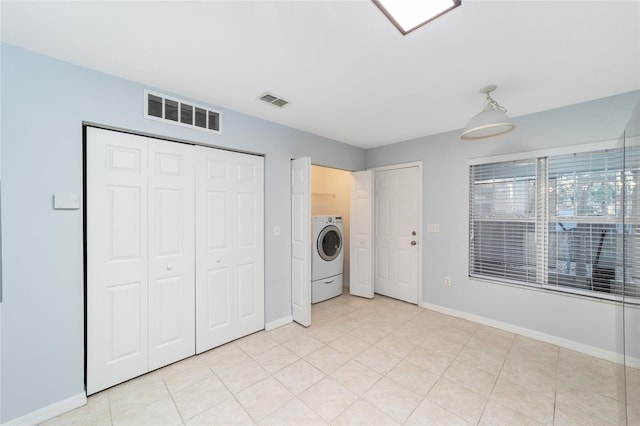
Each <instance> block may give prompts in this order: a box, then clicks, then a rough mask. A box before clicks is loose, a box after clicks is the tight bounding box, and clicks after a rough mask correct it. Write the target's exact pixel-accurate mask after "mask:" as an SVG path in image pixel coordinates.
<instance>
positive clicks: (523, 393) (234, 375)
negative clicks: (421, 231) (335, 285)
mask: <svg viewBox="0 0 640 426" xmlns="http://www.w3.org/2000/svg"><path fill="white" fill-rule="evenodd" d="M312 321H313V324H312V326H311V327H309V328H304V327H301V326H299V325H297V324H295V323H292V324H288V325H286V326H283V327H280V328H278V329H275V330H272V331H268V332H264V331H262V332H258V333H255V334H252V335H250V336H247V337H244V338H242V339H239V340H236V341H234V342H231V343H228V344H226V345H224V346H221V347H219V348H216V349H213V350H210V351H208V352H205V353H203V354H200V355H198V356H194V357H191V358H188V359H186V360H183V361H181V362H178V363H175V364H172V365H170V366H168V367H165V368H162V369H160V370H157V371H154V372H151V373H149V374H146V375H144V376H141V377H139V378H136V379H133V380H130V381H128V382H126V383H123V384H121V385H119V386H115V387H113V388H111V389H107V390H105V391H103V392H100V393H98V394H96V395H93V396H91V397H89V399H88V403H87V405H85V406H83V407H81V408H78V409H76V410H74V411H71V412H69V413H66V414H64V415H62V416H59V417H57V418H55V419H52V420H51V421H49V422H47V423H46V424H47V425H71V424H77V425H83V426H84V425H114V426H116V425H188V426H191V425H232V424H239V425H249V424H257V425H322V424H336V425H395V424H406V425H501V424H503V425H538V424H544V425H551V424H553V425H587V424H589V425H609V424H611V425H616V424H623V423H624V393H623V386H624V385H623V383H624V382H623V380H622V379H623V378H622V371H623V370H622V368H621V367H619V366H616V365H614V364H613V363H611V362H608V361H604V360H602V359H598V358H594V357H590V356H587V355H584V354H582V353H578V352H574V351H571V350H567V349H563V348H559V347H557V346H554V345H550V344H547V343H543V342H540V341H537V340H533V339H529V338H526V337H523V336H520V335H516V334H513V333H509V332H505V331H501V330H497V329H494V328H490V327H486V326H483V325H480V324H477V323H473V322H469V321H465V320H462V319H459V318H455V317H451V316H448V315H443V314H440V313H437V312H433V311H430V310H425V309H422V308H419V307H417V306H415V305H411V304H407V303H404V302H400V301H397V300H394V299H390V298H386V297H382V296H377V295H376V297H375V299H373V300H367V299H361V298H356V297H351V296H349V295H343V296H341V297H337V298H334V299H331V300H328V301H326V302H323V303H319V304H316V305H313V307H312Z"/></svg>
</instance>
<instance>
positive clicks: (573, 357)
mask: <svg viewBox="0 0 640 426" xmlns="http://www.w3.org/2000/svg"><path fill="white" fill-rule="evenodd" d="M560 353H561V355H560V360H559V361H558V373H557V378H558V383H563V384H566V385H567V386H572V387H576V388H583V389H589V390H590V391H593V392H596V393H599V394H602V395H606V396H608V397H610V398H614V399H618V400H619V401H624V393H623V392H620V391H621V390H622V388H621V386H620V385H619V383H618V382H619V379H618V376H617V375H616V370H615V368H614V366H613V363H612V362H610V361H606V360H603V359H597V358H594V357H590V356H588V355H584V354H578V353H577V352H574V351H569V350H567V349H563V350H561V351H560ZM569 353H570V355H567V354H569ZM621 379H622V378H620V381H622V380H621Z"/></svg>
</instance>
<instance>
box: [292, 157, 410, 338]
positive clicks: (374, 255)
mask: <svg viewBox="0 0 640 426" xmlns="http://www.w3.org/2000/svg"><path fill="white" fill-rule="evenodd" d="M313 167H317V168H314V169H313V170H314V171H313V172H312V165H311V158H310V157H302V158H298V159H294V160H292V162H291V215H292V216H291V217H292V222H291V224H292V233H291V248H292V259H291V279H292V282H291V297H292V300H291V306H292V317H293V320H294V321H296V322H298V323H300V324H302V325H304V326H309V325H310V324H311V303H312V279H313V276H312V263H313V262H312V260H313V256H314V255H317V253H314V252H315V251H317V250H318V247H317V246H316V245H317V243H318V241H319V240H318V236H319V234H317V233H315V232H314V229H313V221H314V219H315V217H314V216H313V214H312V212H313V213H330V214H335V213H334V212H337V213H340V214H342V215H343V216H344V217H345V218H346V222H347V226H346V227H344V228H346V233H348V234H346V236H343V240H344V241H342V243H343V245H344V243H345V241H346V243H347V244H349V245H348V246H347V247H344V246H343V247H342V248H343V251H344V252H345V253H346V254H347V256H348V259H349V261H346V262H344V263H343V265H342V271H343V273H345V274H346V275H347V279H346V280H345V282H346V283H348V284H346V285H345V286H344V287H347V288H348V289H349V293H350V294H352V295H355V296H360V297H366V298H372V297H374V290H375V293H378V294H381V295H386V296H390V297H394V298H397V299H400V300H405V301H407V302H409V303H413V304H416V303H418V302H419V300H421V290H422V288H421V285H420V283H421V276H422V270H421V269H422V268H421V259H422V249H421V244H420V236H421V234H422V232H421V231H422V220H421V218H422V209H421V207H422V201H421V200H422V197H421V191H422V190H421V188H422V163H421V162H414V163H406V164H398V165H394V166H386V167H379V168H375V169H372V170H366V171H360V172H347V171H341V170H336V169H332V168H329V167H319V166H313ZM336 173H339V174H336ZM314 175H315V179H314V178H313V176H314ZM314 180H315V181H316V182H315V183H314ZM339 182H340V183H339ZM338 191H340V192H338ZM314 198H315V202H312V199H314ZM340 199H343V200H344V202H342V200H340ZM346 200H349V201H348V203H347V201H346ZM312 205H313V207H312ZM339 209H342V210H339ZM316 217H317V216H316ZM335 218H336V217H335V216H334V217H333V219H335ZM340 218H341V221H342V216H340ZM325 225H326V226H329V225H331V224H330V223H329V222H326V223H325ZM341 225H342V224H341ZM374 240H378V241H379V242H377V243H375V244H374ZM329 244H331V242H330V243H329ZM329 248H331V247H329ZM381 279H385V280H386V281H389V283H388V284H389V285H388V286H387V287H388V288H385V286H384V285H383V284H384V282H382V281H381ZM341 285H342V283H341ZM344 287H343V289H342V291H340V292H338V293H337V294H336V295H335V296H338V295H340V294H342V293H343V292H344V291H345V289H344ZM403 287H404V289H403V292H402V294H400V293H399V294H395V293H393V292H391V291H390V290H397V289H402V288H403ZM392 293H393V294H392ZM335 296H334V297H335Z"/></svg>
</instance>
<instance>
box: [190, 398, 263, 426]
mask: <svg viewBox="0 0 640 426" xmlns="http://www.w3.org/2000/svg"><path fill="white" fill-rule="evenodd" d="M252 424H254V422H253V420H252V419H251V417H249V414H247V412H246V411H245V410H244V408H242V406H241V405H240V404H239V403H238V401H236V399H235V398H227V399H225V400H224V401H222V402H220V403H219V404H217V405H216V406H214V407H213V408H210V409H208V410H207V411H205V412H203V413H201V414H199V415H197V416H196V417H194V418H192V419H191V420H187V422H186V425H187V426H231V425H245V426H246V425H252Z"/></svg>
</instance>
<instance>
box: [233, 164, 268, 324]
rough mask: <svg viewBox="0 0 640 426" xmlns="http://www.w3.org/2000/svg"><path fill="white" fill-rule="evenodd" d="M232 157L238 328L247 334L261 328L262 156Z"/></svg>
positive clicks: (262, 267) (262, 261) (262, 262)
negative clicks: (234, 178) (234, 180)
mask: <svg viewBox="0 0 640 426" xmlns="http://www.w3.org/2000/svg"><path fill="white" fill-rule="evenodd" d="M233 157H234V158H233V162H232V164H233V168H234V175H235V177H236V182H235V188H236V206H237V209H236V215H235V217H236V220H237V221H236V223H235V235H236V240H235V241H236V246H235V255H236V256H235V258H236V259H235V260H236V262H235V265H236V268H235V278H236V282H237V294H238V297H237V299H236V306H237V308H236V309H237V312H238V317H237V328H238V332H239V333H240V334H241V335H246V334H249V333H253V332H255V331H258V330H261V329H263V328H264V215H263V209H264V181H263V176H264V158H262V157H257V156H248V155H242V154H237V153H233Z"/></svg>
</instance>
